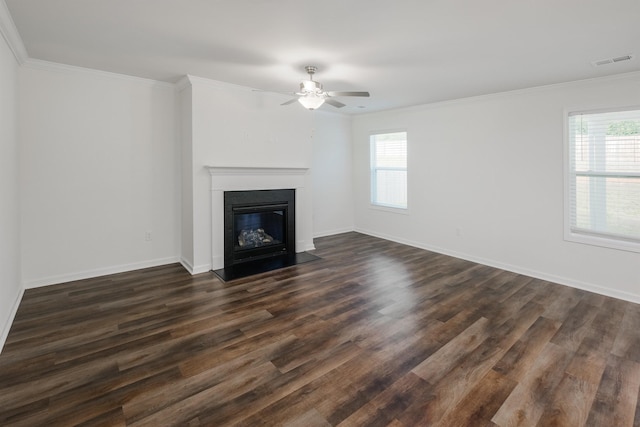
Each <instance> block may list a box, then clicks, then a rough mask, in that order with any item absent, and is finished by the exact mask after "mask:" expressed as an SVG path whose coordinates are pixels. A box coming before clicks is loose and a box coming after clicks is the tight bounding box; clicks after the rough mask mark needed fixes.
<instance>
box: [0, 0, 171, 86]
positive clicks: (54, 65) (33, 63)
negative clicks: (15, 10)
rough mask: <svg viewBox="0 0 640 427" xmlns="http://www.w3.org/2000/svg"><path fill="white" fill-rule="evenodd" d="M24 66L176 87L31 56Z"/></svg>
mask: <svg viewBox="0 0 640 427" xmlns="http://www.w3.org/2000/svg"><path fill="white" fill-rule="evenodd" d="M0 1H2V0H0ZM23 66H24V67H25V68H32V69H34V70H45V71H55V72H61V73H70V74H71V73H72V74H78V73H84V74H90V75H93V76H97V77H102V78H108V79H118V80H126V81H129V82H133V83H142V84H147V85H150V86H158V87H167V88H174V87H175V84H173V83H167V82H163V81H160V80H153V79H145V78H143V77H136V76H130V75H127V74H119V73H113V72H111V71H102V70H96V69H95V68H85V67H78V66H76V65H67V64H60V63H58V62H50V61H44V60H42V59H33V58H29V59H27V60H26V61H25V62H24V64H23Z"/></svg>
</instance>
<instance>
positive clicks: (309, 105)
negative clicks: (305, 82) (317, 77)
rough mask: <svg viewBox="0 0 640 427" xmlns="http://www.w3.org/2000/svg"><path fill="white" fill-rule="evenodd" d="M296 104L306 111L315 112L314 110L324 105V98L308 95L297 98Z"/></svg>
mask: <svg viewBox="0 0 640 427" xmlns="http://www.w3.org/2000/svg"><path fill="white" fill-rule="evenodd" d="M298 102H299V103H300V104H302V106H303V107H304V108H306V109H308V110H315V109H316V108H319V107H320V106H321V105H322V104H324V98H323V97H321V96H316V95H315V94H309V95H306V96H301V97H300V98H298Z"/></svg>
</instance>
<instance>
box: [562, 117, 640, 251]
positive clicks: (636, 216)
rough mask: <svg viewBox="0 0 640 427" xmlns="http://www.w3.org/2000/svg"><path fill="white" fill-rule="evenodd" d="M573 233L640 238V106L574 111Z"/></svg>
mask: <svg viewBox="0 0 640 427" xmlns="http://www.w3.org/2000/svg"><path fill="white" fill-rule="evenodd" d="M568 180H569V198H570V199H569V226H570V231H571V233H577V234H583V235H588V236H595V237H604V238H607V239H614V240H616V239H617V240H621V241H625V242H632V243H640V109H628V110H619V111H599V112H576V113H570V114H569V177H568Z"/></svg>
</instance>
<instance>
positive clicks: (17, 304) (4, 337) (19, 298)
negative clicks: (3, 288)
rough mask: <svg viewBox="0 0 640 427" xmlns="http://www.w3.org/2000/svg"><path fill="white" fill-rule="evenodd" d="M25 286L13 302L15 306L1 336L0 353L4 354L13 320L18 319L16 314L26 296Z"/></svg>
mask: <svg viewBox="0 0 640 427" xmlns="http://www.w3.org/2000/svg"><path fill="white" fill-rule="evenodd" d="M24 290H25V288H24V286H20V288H19V290H18V295H17V296H16V299H15V300H14V301H13V306H12V307H11V311H10V312H9V317H8V318H7V319H6V321H5V323H4V325H3V327H2V334H1V335H0V353H2V349H3V348H4V344H5V342H6V341H7V337H8V336H9V331H10V330H11V325H13V320H14V319H15V318H16V314H17V313H18V307H20V303H21V302H22V297H23V296H24Z"/></svg>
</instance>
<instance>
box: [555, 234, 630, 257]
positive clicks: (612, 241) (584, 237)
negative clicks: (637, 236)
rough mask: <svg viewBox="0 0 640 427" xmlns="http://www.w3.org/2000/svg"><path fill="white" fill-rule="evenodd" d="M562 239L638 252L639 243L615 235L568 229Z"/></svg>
mask: <svg viewBox="0 0 640 427" xmlns="http://www.w3.org/2000/svg"><path fill="white" fill-rule="evenodd" d="M564 240H565V241H568V242H573V243H581V244H584V245H591V246H599V247H602V248H609V249H616V250H620V251H627V252H638V253H640V243H638V242H635V241H631V240H623V239H616V238H615V237H606V236H598V235H592V234H586V233H580V232H575V231H570V230H569V231H565V235H564Z"/></svg>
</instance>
